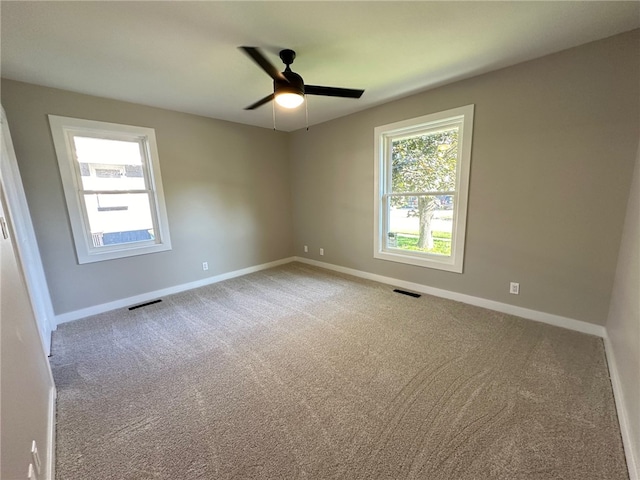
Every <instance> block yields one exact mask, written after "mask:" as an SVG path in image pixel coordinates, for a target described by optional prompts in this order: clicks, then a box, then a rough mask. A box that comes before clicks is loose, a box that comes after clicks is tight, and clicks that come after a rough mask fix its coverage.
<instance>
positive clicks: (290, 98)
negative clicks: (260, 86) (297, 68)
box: [240, 47, 364, 110]
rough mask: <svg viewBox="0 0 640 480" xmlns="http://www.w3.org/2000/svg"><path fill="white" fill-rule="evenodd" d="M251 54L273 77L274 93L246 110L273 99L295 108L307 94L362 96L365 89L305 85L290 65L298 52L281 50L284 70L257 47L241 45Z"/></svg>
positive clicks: (284, 105)
mask: <svg viewBox="0 0 640 480" xmlns="http://www.w3.org/2000/svg"><path fill="white" fill-rule="evenodd" d="M240 48H241V49H242V50H244V52H245V53H246V54H247V55H249V57H251V58H252V59H253V61H254V62H256V63H257V64H258V65H259V66H260V67H261V68H262V69H263V70H264V71H265V72H266V73H267V75H269V76H270V77H271V78H273V93H272V94H271V95H267V96H266V97H264V98H262V99H260V100H258V101H257V102H255V103H253V104H251V105H249V106H248V107H246V108H245V110H254V109H256V108H258V107H260V106H262V105H264V104H265V103H268V102H270V101H271V100H274V99H275V101H276V103H278V104H279V105H281V106H283V107H285V108H295V107H297V106H298V105H300V104H301V103H302V102H303V101H304V97H305V95H323V96H325V97H342V98H360V97H361V96H362V94H363V93H364V90H354V89H351V88H337V87H322V86H319V85H305V84H304V80H302V77H301V76H300V75H298V74H297V73H295V72H294V71H292V70H291V68H290V65H291V64H292V63H293V60H294V59H295V58H296V52H294V51H293V50H289V49H285V50H281V51H280V59H281V60H282V62H283V63H284V64H285V65H286V68H285V69H284V71H283V72H280V71H278V69H277V68H276V67H275V66H273V64H272V63H271V62H269V60H267V58H266V57H265V56H264V55H263V54H262V52H260V50H259V49H258V48H256V47H240Z"/></svg>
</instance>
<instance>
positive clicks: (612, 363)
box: [604, 336, 640, 480]
mask: <svg viewBox="0 0 640 480" xmlns="http://www.w3.org/2000/svg"><path fill="white" fill-rule="evenodd" d="M604 350H605V353H606V357H607V364H608V366H609V377H610V378H611V387H612V388H613V398H614V399H615V402H616V410H617V412H618V422H619V423H620V434H621V435H622V445H623V446H624V453H625V456H626V458H627V468H628V470H629V480H640V458H637V457H636V454H637V452H636V450H634V448H633V442H632V438H631V431H630V426H629V415H628V414H627V412H628V409H627V405H626V404H625V401H624V395H623V391H622V382H621V381H620V374H619V373H618V367H617V363H616V357H615V354H614V352H613V344H612V343H611V340H610V339H609V337H608V336H605V337H604Z"/></svg>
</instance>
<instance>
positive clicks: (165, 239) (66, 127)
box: [48, 115, 171, 264]
mask: <svg viewBox="0 0 640 480" xmlns="http://www.w3.org/2000/svg"><path fill="white" fill-rule="evenodd" d="M48 117H49V127H50V129H51V136H52V138H53V145H54V148H55V151H56V157H57V159H58V167H59V170H60V178H61V180H62V187H63V190H64V196H65V200H66V203H67V211H68V213H69V222H70V224H71V233H72V236H73V241H74V244H75V247H76V256H77V259H78V263H79V264H84V263H92V262H99V261H102V260H112V259H115V258H125V257H132V256H135V255H144V254H148V253H155V252H163V251H167V250H171V237H170V234H169V220H168V218H167V208H166V205H165V201H164V192H163V188H162V175H161V173H160V160H159V155H158V147H157V145H156V136H155V130H154V129H153V128H148V127H137V126H133V125H121V124H117V123H107V122H98V121H94V120H84V119H80V118H71V117H61V116H58V115H48ZM75 135H81V136H89V137H92V138H105V139H118V140H127V141H130V142H136V143H138V145H139V148H140V155H141V160H142V169H143V171H144V179H145V187H146V188H145V189H144V190H140V191H139V192H145V193H146V194H147V195H149V208H150V212H151V219H152V222H153V230H154V234H155V237H156V238H155V239H154V240H149V241H146V242H143V241H141V242H132V243H123V244H117V245H109V246H100V247H98V248H97V247H95V245H94V244H93V241H92V234H91V228H90V227H89V218H88V216H87V215H88V214H87V204H86V202H85V201H84V199H83V197H84V193H86V192H87V191H86V190H85V189H84V188H83V185H82V180H80V178H79V175H80V172H79V170H78V168H79V167H78V162H77V161H76V154H75V153H74V152H75V146H74V145H73V137H74V136H75ZM110 193H114V192H113V191H112V192H110ZM118 193H131V191H127V190H122V191H121V192H120V191H118Z"/></svg>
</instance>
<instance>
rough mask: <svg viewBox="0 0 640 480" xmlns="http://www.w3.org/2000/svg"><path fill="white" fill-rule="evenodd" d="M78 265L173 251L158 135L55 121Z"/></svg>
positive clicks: (73, 120)
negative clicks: (163, 187)
mask: <svg viewBox="0 0 640 480" xmlns="http://www.w3.org/2000/svg"><path fill="white" fill-rule="evenodd" d="M49 124H50V127H51V133H52V135H53V140H54V145H55V149H56V154H57V157H58V166H59V168H60V175H61V178H62V185H63V187H64V193H65V198H66V201H67V208H68V211H69V219H70V222H71V228H72V231H73V239H74V243H75V247H76V253H77V257H78V263H90V262H96V261H100V260H110V259H114V258H121V257H129V256H133V255H141V254H145V253H153V252H159V251H164V250H170V249H171V240H170V238H169V227H168V221H167V213H166V207H165V203H164V197H163V192H162V179H161V175H160V163H159V160H158V149H157V146H156V139H155V132H154V130H153V129H151V128H145V127H135V126H130V125H119V124H113V123H104V122H97V121H90V120H82V119H77V118H68V117H60V116H56V115H49Z"/></svg>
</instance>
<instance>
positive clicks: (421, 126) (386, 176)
mask: <svg viewBox="0 0 640 480" xmlns="http://www.w3.org/2000/svg"><path fill="white" fill-rule="evenodd" d="M473 112H474V105H466V106H464V107H458V108H453V109H451V110H446V111H444V112H438V113H433V114H430V115H424V116H422V117H418V118H412V119H408V120H403V121H400V122H395V123H390V124H388V125H382V126H379V127H376V128H375V131H374V133H375V167H374V172H375V173H374V176H375V197H374V203H375V209H374V212H375V213H374V249H373V256H374V258H378V259H381V260H388V261H392V262H400V263H406V264H410V265H417V266H420V267H427V268H435V269H438V270H446V271H449V272H455V273H462V271H463V265H464V249H465V237H466V225H467V203H468V196H469V171H470V168H471V143H472V137H473ZM453 125H458V126H459V132H458V160H457V163H456V188H455V201H454V208H453V229H452V234H451V242H452V243H451V256H444V255H437V254H429V253H424V252H417V251H408V250H402V249H399V248H392V247H387V246H386V241H387V235H386V232H387V231H388V230H389V229H388V224H389V219H388V209H387V208H386V204H387V202H386V198H387V196H388V195H389V194H390V193H391V192H392V187H391V185H392V179H391V167H392V165H391V145H392V141H393V140H394V139H397V138H401V137H406V136H408V135H412V134H419V133H421V132H428V131H432V130H434V129H437V128H443V127H448V126H453ZM421 193H428V192H421Z"/></svg>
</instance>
